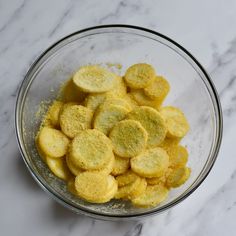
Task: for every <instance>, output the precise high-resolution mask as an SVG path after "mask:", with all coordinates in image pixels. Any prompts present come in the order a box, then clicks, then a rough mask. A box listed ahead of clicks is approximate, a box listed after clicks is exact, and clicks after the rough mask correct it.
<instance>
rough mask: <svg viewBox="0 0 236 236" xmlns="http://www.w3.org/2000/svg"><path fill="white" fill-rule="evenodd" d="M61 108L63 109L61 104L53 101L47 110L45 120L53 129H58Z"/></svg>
mask: <svg viewBox="0 0 236 236" xmlns="http://www.w3.org/2000/svg"><path fill="white" fill-rule="evenodd" d="M62 107H63V102H60V101H54V102H53V103H52V105H51V106H50V107H49V109H48V112H47V115H46V119H48V120H49V122H50V123H51V125H52V126H53V127H56V128H58V127H60V122H59V115H60V111H61V108H62Z"/></svg>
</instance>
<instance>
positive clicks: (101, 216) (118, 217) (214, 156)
mask: <svg viewBox="0 0 236 236" xmlns="http://www.w3.org/2000/svg"><path fill="white" fill-rule="evenodd" d="M109 28H124V29H131V30H138V31H144V32H147V33H150V34H153V35H154V36H158V37H160V38H162V39H164V40H166V41H168V42H170V43H171V44H173V45H174V46H176V47H177V48H178V49H180V50H181V51H182V52H184V53H185V54H186V55H187V56H188V57H190V59H192V60H193V62H194V63H195V64H196V65H197V67H198V68H199V69H200V71H201V72H202V73H203V75H204V76H205V78H206V79H207V82H208V83H209V86H210V89H211V92H212V94H213V98H214V100H215V103H214V101H213V98H212V96H211V100H212V102H213V104H214V108H215V112H216V113H217V115H218V119H217V121H218V124H217V125H218V127H217V128H218V132H216V136H217V137H216V141H215V143H216V145H215V150H214V152H213V153H212V157H211V160H210V162H209V166H208V168H207V170H206V171H205V173H204V175H203V176H202V178H201V179H200V180H199V181H198V183H196V185H195V186H194V188H192V189H191V190H190V191H188V190H186V191H185V192H184V194H182V195H181V197H179V198H177V199H175V200H173V201H171V202H170V203H168V204H166V205H164V206H162V207H160V208H159V209H155V208H154V209H151V210H149V211H148V212H142V213H132V214H129V215H119V214H112V215H110V214H107V213H98V212H95V211H92V210H89V209H82V208H78V207H76V206H75V205H73V204H71V203H70V202H69V201H65V199H63V198H62V197H61V196H60V194H59V193H56V192H55V191H51V190H50V189H49V188H48V186H47V185H46V184H44V183H43V181H42V180H41V179H40V176H38V175H37V174H36V173H35V172H34V170H33V168H32V167H31V165H30V163H29V162H28V161H27V158H26V152H25V150H24V145H23V140H22V139H21V129H20V121H19V117H20V116H19V115H20V108H21V97H22V96H23V95H24V93H25V89H24V87H25V85H26V83H27V82H28V77H29V75H30V74H31V72H32V70H33V69H34V67H35V66H36V65H37V64H38V63H39V62H40V61H41V59H42V58H43V57H44V56H45V55H46V54H47V53H49V52H50V51H51V50H52V49H53V48H54V47H56V46H57V45H59V44H60V43H61V42H63V41H65V40H67V39H69V38H71V37H73V36H75V35H79V34H81V33H84V32H88V31H92V30H97V29H109ZM27 85H28V84H27ZM205 86H206V85H205ZM208 93H209V91H208ZM15 133H16V139H17V143H18V147H19V150H20V153H21V157H22V159H23V161H24V162H25V164H26V166H27V168H28V170H29V172H30V173H31V175H32V176H33V178H34V179H35V180H36V182H37V183H38V184H39V185H40V186H41V188H42V189H43V190H44V191H46V192H47V193H48V194H49V195H51V196H52V197H53V198H54V199H55V200H56V201H57V202H58V203H60V204H61V205H63V206H65V207H67V208H69V209H70V210H72V211H73V212H75V213H81V214H84V215H87V216H90V217H93V218H96V219H103V220H121V219H135V218H141V217H146V216H150V215H154V214H158V213H162V212H164V211H166V210H168V209H170V208H172V207H174V206H176V205H178V204H179V203H180V202H182V201H183V200H184V199H186V198H187V197H188V196H190V195H191V194H192V193H193V192H194V191H195V190H196V189H197V188H198V187H199V186H200V185H201V183H202V182H203V181H204V180H205V178H206V177H207V176H208V174H209V172H210V171H211V169H212V167H213V165H214V163H215V161H216V159H217V155H218V153H219V148H220V145H221V141H222V135H223V115H222V108H221V104H220V99H219V96H218V93H217V91H216V88H215V86H214V84H213V82H212V80H211V78H210V76H209V75H208V73H207V72H206V70H205V69H204V68H203V66H202V65H201V64H200V63H199V62H198V60H197V59H196V58H195V57H194V56H193V55H192V54H191V53H190V52H189V51H188V50H186V49H185V48H184V47H183V46H181V45H180V44H179V43H177V42H175V41H174V40H172V39H171V38H169V37H167V36H165V35H163V34H161V33H159V32H157V31H154V30H150V29H147V28H144V27H140V26H135V25H126V24H107V25H98V26H93V27H89V28H85V29H82V30H79V31H76V32H74V33H71V34H69V35H67V36H65V37H63V38H61V39H59V40H58V41H56V42H55V43H54V44H52V45H51V46H49V47H48V48H47V49H46V50H44V51H43V52H42V53H41V54H40V55H39V57H38V58H37V59H36V60H35V61H34V62H33V63H32V64H31V66H30V67H29V69H28V71H27V73H26V75H25V77H24V79H23V81H22V82H21V85H20V87H19V90H18V95H17V98H16V103H15Z"/></svg>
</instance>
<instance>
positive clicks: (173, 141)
mask: <svg viewBox="0 0 236 236" xmlns="http://www.w3.org/2000/svg"><path fill="white" fill-rule="evenodd" d="M180 141H181V138H168V137H165V139H164V140H163V141H162V142H161V143H160V144H159V145H158V146H159V147H161V148H163V149H165V150H166V151H168V150H169V149H171V148H172V147H175V146H177V145H178V144H179V143H180Z"/></svg>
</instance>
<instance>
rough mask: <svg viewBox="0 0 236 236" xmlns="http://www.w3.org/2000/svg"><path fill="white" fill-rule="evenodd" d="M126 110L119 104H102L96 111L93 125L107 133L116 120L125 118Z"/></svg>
mask: <svg viewBox="0 0 236 236" xmlns="http://www.w3.org/2000/svg"><path fill="white" fill-rule="evenodd" d="M128 112H129V111H128V110H127V109H126V108H125V107H122V106H119V105H113V104H110V105H108V104H106V105H102V106H101V107H99V108H98V110H97V111H96V114H95V117H94V122H93V127H94V128H95V129H97V130H100V131H101V132H103V133H104V134H106V135H107V134H108V133H109V132H110V130H111V129H112V127H113V126H114V125H115V124H116V123H117V122H119V121H121V120H123V119H124V118H125V116H126V114H127V113H128Z"/></svg>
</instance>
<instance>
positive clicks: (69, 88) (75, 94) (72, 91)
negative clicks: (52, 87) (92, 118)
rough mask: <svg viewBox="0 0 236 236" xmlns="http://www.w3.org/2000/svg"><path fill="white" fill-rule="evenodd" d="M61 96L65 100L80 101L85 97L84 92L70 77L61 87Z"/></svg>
mask: <svg viewBox="0 0 236 236" xmlns="http://www.w3.org/2000/svg"><path fill="white" fill-rule="evenodd" d="M61 96H62V99H63V101H65V102H78V103H82V102H83V101H84V99H85V97H86V93H84V92H82V91H81V90H80V89H79V88H78V87H77V86H76V85H75V84H74V82H73V80H72V79H69V80H68V81H66V83H65V84H64V86H63V87H62V91H61Z"/></svg>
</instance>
